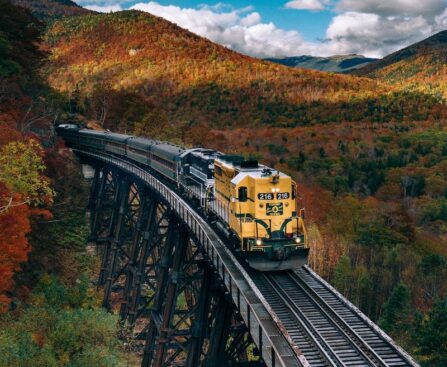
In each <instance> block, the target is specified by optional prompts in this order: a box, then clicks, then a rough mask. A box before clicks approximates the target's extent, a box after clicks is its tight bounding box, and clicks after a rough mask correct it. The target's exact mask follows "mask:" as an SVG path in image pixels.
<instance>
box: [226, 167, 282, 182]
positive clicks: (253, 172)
mask: <svg viewBox="0 0 447 367" xmlns="http://www.w3.org/2000/svg"><path fill="white" fill-rule="evenodd" d="M265 169H268V170H270V171H271V174H269V175H266V174H265V172H264V170H265ZM276 175H279V177H280V178H290V176H289V175H286V174H285V173H282V172H279V171H277V170H274V169H272V168H269V167H266V166H262V168H261V169H259V170H251V171H241V172H239V173H238V174H237V175H236V176H235V177H234V178H233V179H232V180H231V183H232V184H234V185H237V184H238V183H239V182H241V181H242V180H243V179H244V178H245V177H247V176H249V177H251V178H255V179H262V178H264V179H269V178H272V177H273V176H276Z"/></svg>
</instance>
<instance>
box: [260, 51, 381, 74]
mask: <svg viewBox="0 0 447 367" xmlns="http://www.w3.org/2000/svg"><path fill="white" fill-rule="evenodd" d="M266 60H267V61H271V62H274V63H277V64H282V65H285V66H290V67H296V68H304V69H313V70H320V71H329V72H337V73H346V72H349V71H351V70H354V69H358V68H361V67H364V66H366V65H368V64H370V63H371V62H374V61H376V60H378V59H373V58H369V57H365V56H362V55H355V54H354V55H336V56H330V57H316V56H309V55H304V56H294V57H286V58H268V59H266Z"/></svg>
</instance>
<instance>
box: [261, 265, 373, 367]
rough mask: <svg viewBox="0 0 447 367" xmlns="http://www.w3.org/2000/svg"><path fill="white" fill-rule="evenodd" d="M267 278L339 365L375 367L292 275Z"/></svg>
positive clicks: (284, 274)
mask: <svg viewBox="0 0 447 367" xmlns="http://www.w3.org/2000/svg"><path fill="white" fill-rule="evenodd" d="M266 278H267V279H268V281H269V282H271V284H272V286H273V287H274V288H275V289H276V290H277V292H278V296H280V297H283V298H284V299H285V301H286V302H287V304H288V305H289V307H290V308H292V309H293V310H295V311H296V312H297V313H298V314H299V315H300V317H301V318H302V320H303V321H304V322H305V323H306V324H307V325H308V326H309V328H310V329H311V330H312V332H313V333H314V334H315V335H316V336H317V337H318V339H319V340H321V343H322V345H323V346H324V348H325V349H326V350H327V351H328V352H329V353H330V354H331V355H335V356H336V359H335V360H336V364H335V365H336V366H346V365H352V366H375V364H374V363H373V361H371V359H370V358H369V357H368V356H367V355H365V353H364V352H363V351H362V350H360V349H359V348H358V346H357V345H356V344H355V343H354V342H353V340H352V339H351V337H350V335H348V334H346V333H345V331H344V330H343V329H341V328H340V327H339V326H338V325H337V324H336V323H335V322H334V321H333V320H332V319H331V317H330V316H329V315H327V314H326V312H325V311H324V310H322V309H321V308H320V307H319V305H318V304H317V303H316V302H315V300H314V299H312V297H310V296H309V295H308V294H307V293H306V291H305V290H304V289H302V288H301V287H300V286H299V284H297V283H296V282H294V280H293V279H292V278H290V276H289V273H288V272H285V273H278V274H266Z"/></svg>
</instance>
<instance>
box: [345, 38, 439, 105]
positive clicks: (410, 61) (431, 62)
mask: <svg viewBox="0 0 447 367" xmlns="http://www.w3.org/2000/svg"><path fill="white" fill-rule="evenodd" d="M353 74H355V75H359V76H367V77H370V78H373V79H375V80H381V81H384V82H386V83H389V84H390V85H394V86H399V87H400V88H401V89H406V90H411V91H420V92H422V93H431V94H438V95H442V96H443V97H444V98H446V97H447V31H443V32H440V33H438V34H435V35H434V36H432V37H430V38H427V39H426V40H423V41H421V42H419V43H417V44H415V45H412V46H409V47H407V48H405V49H403V50H400V51H397V52H395V53H393V54H391V55H389V56H387V57H385V58H383V59H382V60H378V61H376V62H374V63H372V64H369V65H367V66H365V67H364V68H361V69H359V70H356V71H354V72H353Z"/></svg>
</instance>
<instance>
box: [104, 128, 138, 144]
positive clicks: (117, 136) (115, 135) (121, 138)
mask: <svg viewBox="0 0 447 367" xmlns="http://www.w3.org/2000/svg"><path fill="white" fill-rule="evenodd" d="M104 137H105V138H106V139H108V140H113V141H118V142H120V143H124V142H125V141H126V140H127V139H129V138H131V137H132V136H130V135H124V134H118V133H112V132H110V131H106V132H105V133H104Z"/></svg>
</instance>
